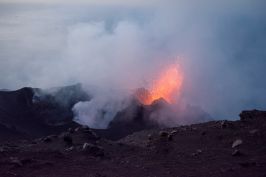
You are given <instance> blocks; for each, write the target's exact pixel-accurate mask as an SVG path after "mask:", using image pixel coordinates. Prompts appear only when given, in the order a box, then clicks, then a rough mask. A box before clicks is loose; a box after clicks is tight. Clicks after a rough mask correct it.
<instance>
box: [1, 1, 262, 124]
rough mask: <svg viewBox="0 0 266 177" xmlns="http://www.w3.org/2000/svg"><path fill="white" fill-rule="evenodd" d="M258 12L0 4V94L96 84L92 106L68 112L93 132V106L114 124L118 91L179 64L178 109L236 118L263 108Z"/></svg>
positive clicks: (153, 5) (193, 5)
mask: <svg viewBox="0 0 266 177" xmlns="http://www.w3.org/2000/svg"><path fill="white" fill-rule="evenodd" d="M265 7H266V2H265V1H264V0H253V1H249V0H235V1H231V0H223V1H214V0H202V1H196V0H195V1H193V0H191V1H183V0H162V1H160V0H157V1H156V0H152V1H149V2H148V3H147V2H145V3H143V2H141V1H134V2H133V1H129V0H128V1H127V0H124V1H122V0H121V1H120V0H111V1H81V0H79V1H74V0H73V2H71V1H59V0H58V1H49V0H48V1H41V0H39V1H34V2H33V1H30V0H28V1H27V0H25V1H23V0H16V1H15V0H14V1H11V2H10V1H3V0H1V1H0V89H17V88H20V87H24V86H32V87H41V88H49V87H54V86H62V85H69V84H74V83H82V84H83V85H84V87H85V88H87V89H88V88H90V86H96V87H97V88H100V89H95V90H96V91H95V90H94V95H95V97H96V98H97V99H95V100H93V102H84V103H78V104H76V105H75V107H74V108H73V109H74V111H75V112H76V113H77V114H78V115H79V117H80V118H79V120H78V121H81V122H84V123H87V124H90V125H91V124H94V122H93V121H95V120H94V119H87V117H88V116H91V115H93V114H94V113H95V110H97V107H98V106H100V107H107V108H106V109H107V110H112V111H110V114H107V117H106V118H105V119H108V120H110V119H112V116H113V114H115V112H116V111H119V110H121V109H122V108H124V106H125V105H124V104H121V103H122V102H123V103H124V98H125V97H126V96H125V95H127V93H125V92H127V91H130V90H132V89H136V88H138V87H146V86H147V85H149V82H150V81H151V80H152V79H153V78H154V77H156V75H157V74H158V73H159V72H160V68H162V67H164V66H165V65H167V64H171V63H173V62H178V63H179V65H180V67H181V68H182V73H183V77H184V82H183V86H182V92H181V95H180V97H182V100H184V102H186V103H188V104H190V105H195V106H199V107H201V108H202V109H203V110H205V111H206V112H208V113H209V114H210V115H212V117H213V118H215V119H220V118H223V119H236V118H237V117H238V116H237V114H238V113H239V112H240V111H241V110H243V109H253V108H258V109H265V108H266V82H265V76H266V71H265V68H266V20H265V19H266V11H265ZM101 89H102V90H104V91H103V92H100V91H99V90H101ZM121 100H123V101H121ZM112 101H113V102H115V104H108V102H112ZM113 102H112V103H113ZM110 106H111V107H110ZM94 117H97V116H95V115H94ZM86 121H89V122H86ZM90 121H92V122H90ZM105 126H106V122H104V123H103V124H101V125H97V126H96V128H97V127H100V128H101V127H105Z"/></svg>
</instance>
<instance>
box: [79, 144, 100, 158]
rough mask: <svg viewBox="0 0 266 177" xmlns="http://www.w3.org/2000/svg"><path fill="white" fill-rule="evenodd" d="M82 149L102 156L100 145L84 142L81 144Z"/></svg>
mask: <svg viewBox="0 0 266 177" xmlns="http://www.w3.org/2000/svg"><path fill="white" fill-rule="evenodd" d="M82 151H84V152H88V153H90V154H93V155H95V156H104V150H103V148H102V147H100V146H96V145H94V144H90V143H84V144H83V146H82Z"/></svg>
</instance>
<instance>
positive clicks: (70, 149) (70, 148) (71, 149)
mask: <svg viewBox="0 0 266 177" xmlns="http://www.w3.org/2000/svg"><path fill="white" fill-rule="evenodd" d="M65 150H66V151H68V152H70V151H73V150H74V146H71V147H69V148H66V149H65Z"/></svg>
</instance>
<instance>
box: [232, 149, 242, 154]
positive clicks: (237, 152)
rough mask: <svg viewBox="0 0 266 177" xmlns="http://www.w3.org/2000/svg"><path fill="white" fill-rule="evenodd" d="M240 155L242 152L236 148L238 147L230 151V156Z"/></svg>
mask: <svg viewBox="0 0 266 177" xmlns="http://www.w3.org/2000/svg"><path fill="white" fill-rule="evenodd" d="M240 155H242V153H241V152H240V151H239V150H238V149H235V150H234V151H233V152H232V156H240Z"/></svg>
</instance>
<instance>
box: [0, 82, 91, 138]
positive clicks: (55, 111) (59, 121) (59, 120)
mask: <svg viewBox="0 0 266 177" xmlns="http://www.w3.org/2000/svg"><path fill="white" fill-rule="evenodd" d="M89 99H90V98H89V96H88V95H87V94H86V93H85V92H84V91H83V90H82V88H81V85H79V84H78V85H73V86H68V87H61V88H54V89H50V90H41V89H34V88H22V89H19V90H16V91H0V127H4V128H3V129H2V128H1V129H0V132H1V131H2V132H1V135H0V140H1V139H8V138H7V137H10V138H14V137H19V136H17V135H18V134H20V136H22V137H40V136H45V135H49V134H54V133H59V132H62V131H63V130H66V129H67V128H69V127H76V126H77V124H76V123H75V122H73V121H72V118H73V113H72V110H71V108H72V107H73V105H74V104H75V103H77V102H78V101H84V100H89ZM12 135H14V136H12ZM2 136H3V137H4V138H2Z"/></svg>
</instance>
